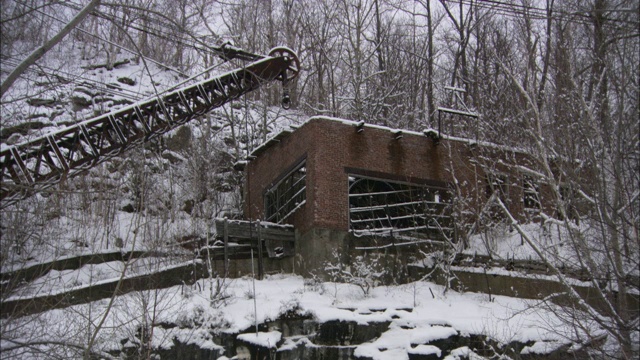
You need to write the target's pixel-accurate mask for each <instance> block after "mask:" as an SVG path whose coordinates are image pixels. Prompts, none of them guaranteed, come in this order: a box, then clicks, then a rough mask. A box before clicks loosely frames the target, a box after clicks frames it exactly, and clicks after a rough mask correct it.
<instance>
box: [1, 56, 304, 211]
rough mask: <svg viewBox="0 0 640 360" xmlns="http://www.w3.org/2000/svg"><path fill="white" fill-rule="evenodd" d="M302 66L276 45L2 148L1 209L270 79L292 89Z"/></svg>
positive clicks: (154, 136)
mask: <svg viewBox="0 0 640 360" xmlns="http://www.w3.org/2000/svg"><path fill="white" fill-rule="evenodd" d="M299 67H300V64H299V62H298V59H297V57H296V55H295V53H293V52H292V51H291V50H289V49H286V48H276V49H274V50H272V51H271V53H270V56H269V57H265V58H263V59H261V60H258V61H256V62H253V63H251V64H249V65H247V66H246V67H243V68H241V69H238V70H235V71H232V72H229V73H226V74H223V75H221V76H218V77H215V78H212V79H207V80H204V81H201V82H199V83H197V84H194V85H189V86H186V87H183V88H181V89H178V90H175V91H173V92H170V93H168V94H166V95H163V96H161V97H159V98H155V99H152V100H148V101H143V102H139V103H136V104H133V105H131V106H128V107H126V108H124V109H121V110H118V111H114V112H111V113H108V114H105V115H102V116H99V117H97V118H94V119H90V120H87V121H83V122H81V123H78V124H76V125H73V126H70V127H66V128H64V129H61V130H59V131H56V132H53V133H51V134H48V135H45V136H43V137H39V138H37V139H34V140H31V141H28V142H25V143H22V144H18V145H15V146H12V147H9V148H4V149H2V151H0V180H1V188H0V207H6V206H8V205H10V204H13V203H15V202H17V201H19V200H21V199H24V198H27V197H29V196H31V195H33V194H35V193H36V192H39V191H42V190H44V189H46V188H49V187H51V186H53V185H55V184H57V183H59V182H60V181H62V180H63V179H65V178H67V177H70V176H74V175H76V174H78V173H81V172H83V171H85V170H87V169H89V168H91V167H93V166H95V165H97V164H99V163H101V162H104V161H105V160H108V159H110V158H113V157H114V156H116V155H118V154H120V153H122V152H123V151H126V150H127V149H130V148H132V147H134V146H137V145H139V144H141V143H143V142H145V141H148V140H150V139H153V138H156V137H158V136H160V135H162V134H164V133H166V132H168V131H170V130H172V129H174V128H176V127H178V126H180V125H183V124H184V123H186V122H188V121H190V120H192V119H194V118H196V117H198V116H201V115H203V114H205V113H207V112H209V111H211V110H213V109H215V108H217V107H220V106H222V105H224V104H226V103H228V102H229V101H231V100H233V99H236V98H238V97H240V96H242V95H244V94H246V93H248V92H250V91H253V90H255V89H257V88H258V87H260V86H261V85H262V84H264V83H265V82H270V81H273V80H280V81H282V82H283V84H284V85H285V89H286V84H287V82H288V81H290V80H291V79H293V78H295V77H296V76H297V75H298V71H299ZM286 93H287V92H286V90H285V94H286Z"/></svg>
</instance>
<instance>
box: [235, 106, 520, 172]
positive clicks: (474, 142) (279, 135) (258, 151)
mask: <svg viewBox="0 0 640 360" xmlns="http://www.w3.org/2000/svg"><path fill="white" fill-rule="evenodd" d="M317 120H322V121H333V122H337V123H341V124H343V125H348V126H353V127H359V126H364V127H365V128H370V129H378V130H384V131H389V132H391V133H392V134H402V135H405V134H406V135H414V136H429V135H431V134H433V133H436V134H437V133H439V132H438V130H436V129H431V128H426V129H424V130H423V131H422V132H419V131H414V130H406V129H398V128H392V127H388V126H383V125H375V124H368V123H366V122H364V121H363V120H359V121H355V120H348V119H343V118H337V117H331V116H324V115H319V116H312V117H310V118H309V119H307V120H306V121H305V122H304V123H302V124H301V125H299V126H291V127H290V129H285V130H282V131H281V132H279V133H277V134H276V135H274V136H272V137H270V138H269V139H268V140H267V141H265V142H263V143H262V144H260V145H259V146H258V147H257V148H256V149H255V150H253V151H252V152H251V154H250V155H249V156H247V160H249V161H250V160H253V159H255V158H256V157H258V156H259V155H260V154H262V153H264V152H265V151H266V150H267V149H268V148H270V147H271V146H273V145H275V144H277V143H279V142H280V140H282V139H283V138H284V137H286V136H288V135H290V134H292V133H294V132H295V131H296V130H297V129H299V128H302V127H303V126H305V125H306V124H308V123H310V122H312V121H317ZM440 136H441V138H442V139H444V140H449V141H457V142H461V143H466V144H469V145H478V146H482V147H485V148H492V149H496V150H502V151H510V152H517V153H523V154H526V153H527V151H526V150H525V149H521V148H514V147H510V146H505V145H500V144H496V143H492V142H488V141H479V140H475V139H469V138H463V137H456V136H449V135H446V134H442V133H440Z"/></svg>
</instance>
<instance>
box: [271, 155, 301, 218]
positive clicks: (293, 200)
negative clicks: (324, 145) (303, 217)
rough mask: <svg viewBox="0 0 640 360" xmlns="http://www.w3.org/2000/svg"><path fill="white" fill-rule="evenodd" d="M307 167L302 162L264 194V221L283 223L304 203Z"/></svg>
mask: <svg viewBox="0 0 640 360" xmlns="http://www.w3.org/2000/svg"><path fill="white" fill-rule="evenodd" d="M306 178H307V168H306V166H305V162H302V163H301V164H300V165H299V166H297V167H296V169H295V170H293V171H292V172H290V173H289V174H287V175H286V176H285V177H284V178H283V179H282V180H280V181H279V182H278V183H277V184H276V185H274V186H272V187H271V188H270V189H269V190H267V192H266V194H265V201H264V204H265V214H266V219H265V220H266V221H269V222H274V223H278V224H280V223H283V222H284V221H285V220H287V219H288V218H289V217H290V216H291V215H292V214H293V213H295V212H296V210H298V209H299V208H300V207H301V206H302V205H304V204H305V203H306V200H307V195H306V189H307V184H306Z"/></svg>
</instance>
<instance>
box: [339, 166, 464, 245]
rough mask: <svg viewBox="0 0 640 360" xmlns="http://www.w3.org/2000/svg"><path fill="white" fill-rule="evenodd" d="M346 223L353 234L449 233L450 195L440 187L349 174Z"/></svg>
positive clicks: (431, 235) (426, 235)
mask: <svg viewBox="0 0 640 360" xmlns="http://www.w3.org/2000/svg"><path fill="white" fill-rule="evenodd" d="M349 224H350V229H351V231H352V232H353V233H354V234H356V235H382V236H389V235H401V234H402V235H408V236H417V237H421V238H430V239H442V237H443V236H444V235H446V236H447V237H451V236H452V235H453V221H452V217H451V196H450V193H449V192H448V191H446V190H445V189H442V188H436V187H429V186H424V185H418V184H405V183H397V182H391V181H386V180H380V179H372V178H357V177H350V178H349Z"/></svg>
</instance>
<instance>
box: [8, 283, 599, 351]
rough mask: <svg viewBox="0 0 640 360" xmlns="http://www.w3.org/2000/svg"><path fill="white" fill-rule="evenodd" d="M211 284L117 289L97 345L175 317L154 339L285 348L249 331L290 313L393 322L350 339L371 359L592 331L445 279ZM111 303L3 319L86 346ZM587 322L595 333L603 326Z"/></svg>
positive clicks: (548, 344) (544, 344)
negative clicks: (450, 341) (451, 342)
mask: <svg viewBox="0 0 640 360" xmlns="http://www.w3.org/2000/svg"><path fill="white" fill-rule="evenodd" d="M212 286H214V287H215V286H216V281H215V280H209V279H204V280H200V281H198V283H197V284H195V285H193V286H176V287H172V288H169V289H164V290H157V291H146V292H139V293H131V294H127V295H124V296H119V297H117V298H116V299H115V302H114V303H113V306H112V308H111V309H110V311H109V313H108V314H107V315H106V321H105V322H104V324H103V325H102V330H101V331H100V332H99V333H98V337H97V342H96V346H95V350H97V351H98V352H103V353H104V352H107V351H110V350H111V351H113V350H118V349H121V348H122V347H123V343H126V342H127V341H128V342H129V343H130V344H135V343H139V339H138V338H137V337H136V334H138V335H139V329H140V327H141V326H143V325H144V324H145V323H146V324H151V323H153V324H155V325H157V324H160V323H163V324H175V325H177V326H175V327H166V326H165V327H159V326H156V327H154V328H153V329H154V330H153V334H152V335H153V337H152V345H153V347H154V348H165V349H166V348H171V347H172V346H173V339H174V338H175V339H178V340H180V342H182V343H187V344H188V343H192V344H197V345H198V346H200V347H202V348H208V349H213V348H218V347H220V346H221V344H216V343H215V341H214V340H215V338H214V336H213V335H214V334H215V333H246V334H245V335H241V339H243V340H244V341H246V342H248V343H255V344H258V345H261V346H264V347H266V348H274V347H277V346H283V348H286V346H287V342H288V341H289V342H290V341H291V339H286V338H285V336H286V335H287V334H283V332H282V329H277V328H272V329H268V330H269V331H267V332H261V333H260V334H258V335H256V334H255V333H253V331H252V330H253V326H254V324H255V322H256V319H257V322H258V323H260V324H261V323H265V322H269V321H273V320H276V319H278V318H279V317H280V316H281V315H283V314H285V313H289V314H291V312H294V313H297V314H299V315H307V316H310V317H311V318H313V319H314V320H315V321H317V322H318V323H324V322H327V321H333V320H339V321H349V322H355V323H357V324H371V323H379V322H389V323H390V325H389V328H388V330H387V331H385V332H384V333H383V334H382V335H381V336H380V337H379V338H377V339H374V340H373V341H370V342H365V343H363V344H354V345H356V348H355V352H354V355H355V356H367V357H370V358H373V359H390V360H391V359H393V360H398V359H408V356H409V355H408V354H409V353H410V352H411V353H420V354H427V353H440V349H438V348H437V347H435V346H433V345H429V342H432V341H433V340H439V339H446V338H448V337H450V336H452V335H460V336H469V335H472V334H473V335H486V336H487V337H488V338H490V339H493V340H495V341H496V342H497V343H502V344H508V343H511V342H513V341H518V342H522V343H526V342H530V341H531V342H535V343H534V345H533V346H531V347H527V348H525V350H526V351H527V352H530V353H536V352H539V353H548V352H550V351H553V350H555V349H557V348H558V347H560V346H561V345H563V344H567V345H569V346H574V347H575V348H577V347H578V345H577V344H576V343H575V342H572V340H580V341H585V340H587V338H586V335H585V334H584V333H583V332H581V331H580V330H578V329H576V328H573V327H569V326H567V325H566V324H565V323H564V322H563V321H561V319H560V318H559V317H558V316H557V315H556V314H554V313H553V312H550V311H548V310H547V309H546V308H544V307H539V306H538V305H539V302H538V301H534V300H523V299H515V298H508V297H501V296H496V297H494V299H493V301H489V298H488V297H487V296H486V295H483V294H471V293H466V294H465V293H457V292H454V291H448V292H446V293H445V292H444V289H443V288H442V287H440V286H438V285H435V284H433V283H429V282H415V283H410V284H406V285H399V286H383V287H377V288H374V289H373V290H372V291H371V294H370V295H369V296H367V297H365V296H363V294H362V291H361V290H360V289H359V288H357V287H355V286H353V285H348V284H338V283H313V284H309V282H308V281H307V282H305V280H304V279H303V278H302V277H299V276H293V275H273V276H268V277H267V278H266V279H265V280H262V281H255V295H254V291H253V287H254V283H253V281H252V279H251V278H241V279H235V280H226V283H225V284H224V286H223V287H222V288H223V295H224V299H223V300H221V297H218V298H217V299H218V300H217V301H212V300H211V294H212V291H213V292H215V291H214V289H212ZM254 298H255V299H254ZM254 300H255V302H256V304H257V306H256V307H255V308H254ZM108 304H109V300H108V299H105V300H100V301H96V302H93V303H90V304H85V305H76V306H72V307H69V308H66V309H59V310H51V311H47V312H45V313H43V314H41V315H40V316H39V317H38V321H32V320H33V319H32V318H30V317H29V318H22V319H11V320H3V321H2V323H3V324H2V326H3V329H6V331H9V332H11V331H13V332H14V333H15V334H22V336H18V337H16V338H15V339H14V340H16V341H25V342H29V341H32V342H33V341H42V342H46V341H47V340H50V341H53V340H60V339H67V340H66V341H69V342H71V343H75V344H78V345H82V344H83V343H84V342H85V341H86V339H87V337H88V332H89V331H94V330H95V325H96V324H98V323H99V321H100V320H101V319H102V317H103V316H105V311H106V309H107V307H108ZM254 309H257V311H255V312H254ZM43 329H47V331H42V330H43ZM589 330H590V331H595V333H596V334H597V333H598V332H599V330H598V329H597V328H592V329H589ZM70 335H73V336H72V337H71V336H70ZM592 335H593V333H592ZM576 336H577V337H579V338H580V339H576ZM4 345H6V346H9V345H11V344H10V343H6V344H4ZM289 345H290V344H289ZM51 347H52V348H54V349H55V348H56V347H55V346H54V345H51ZM525 350H523V351H525ZM455 351H456V352H454V353H450V354H449V353H447V354H445V353H442V354H441V355H442V356H445V355H448V356H449V357H448V358H449V359H456V357H455V356H454V355H455V354H465V353H466V354H468V353H470V352H472V351H471V350H470V349H469V348H466V349H465V348H459V349H456V350H455ZM226 355H229V356H230V355H231V354H226Z"/></svg>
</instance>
